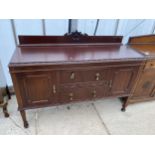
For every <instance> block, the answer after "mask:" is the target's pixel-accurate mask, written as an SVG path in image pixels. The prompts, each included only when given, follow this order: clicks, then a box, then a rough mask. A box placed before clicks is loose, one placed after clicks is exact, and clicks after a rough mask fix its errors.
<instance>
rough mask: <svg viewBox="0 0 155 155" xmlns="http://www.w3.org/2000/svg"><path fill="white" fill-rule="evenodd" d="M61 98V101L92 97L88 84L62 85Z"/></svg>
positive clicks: (66, 101)
mask: <svg viewBox="0 0 155 155" xmlns="http://www.w3.org/2000/svg"><path fill="white" fill-rule="evenodd" d="M59 99H60V102H61V103H68V102H74V101H82V100H87V99H90V93H89V89H88V87H86V86H79V85H72V86H61V87H60V94H59Z"/></svg>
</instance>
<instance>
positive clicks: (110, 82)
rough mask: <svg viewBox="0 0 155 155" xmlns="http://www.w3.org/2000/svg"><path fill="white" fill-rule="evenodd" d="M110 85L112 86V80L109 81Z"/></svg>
mask: <svg viewBox="0 0 155 155" xmlns="http://www.w3.org/2000/svg"><path fill="white" fill-rule="evenodd" d="M109 87H110V88H111V87H112V80H110V81H109Z"/></svg>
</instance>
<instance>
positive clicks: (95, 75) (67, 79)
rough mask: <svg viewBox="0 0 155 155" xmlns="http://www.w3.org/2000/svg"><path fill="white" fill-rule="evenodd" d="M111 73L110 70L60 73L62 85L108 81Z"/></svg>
mask: <svg viewBox="0 0 155 155" xmlns="http://www.w3.org/2000/svg"><path fill="white" fill-rule="evenodd" d="M109 72H110V70H108V69H93V70H81V71H74V70H70V71H60V83H76V82H88V81H102V80H105V79H107V77H108V74H109Z"/></svg>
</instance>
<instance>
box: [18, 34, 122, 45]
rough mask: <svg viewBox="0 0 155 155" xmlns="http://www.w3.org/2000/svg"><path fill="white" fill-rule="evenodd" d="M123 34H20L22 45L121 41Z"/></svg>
mask: <svg viewBox="0 0 155 155" xmlns="http://www.w3.org/2000/svg"><path fill="white" fill-rule="evenodd" d="M122 38H123V37H122V36H88V35H87V34H82V33H79V32H73V33H69V34H65V36H19V43H20V45H24V44H64V43H69V44H71V43H80V44H82V43H102V44H103V43H121V42H122Z"/></svg>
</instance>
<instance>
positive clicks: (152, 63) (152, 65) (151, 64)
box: [144, 60, 155, 69]
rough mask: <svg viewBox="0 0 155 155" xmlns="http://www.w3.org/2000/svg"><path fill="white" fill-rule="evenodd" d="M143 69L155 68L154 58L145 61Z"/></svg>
mask: <svg viewBox="0 0 155 155" xmlns="http://www.w3.org/2000/svg"><path fill="white" fill-rule="evenodd" d="M144 69H155V60H151V61H148V62H146V64H145V68H144Z"/></svg>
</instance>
